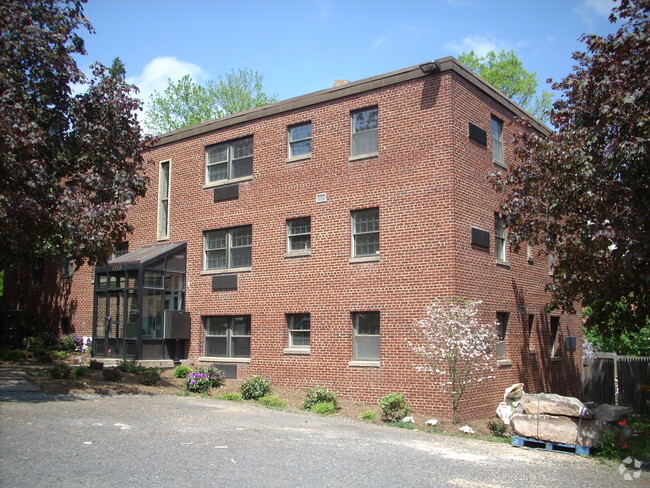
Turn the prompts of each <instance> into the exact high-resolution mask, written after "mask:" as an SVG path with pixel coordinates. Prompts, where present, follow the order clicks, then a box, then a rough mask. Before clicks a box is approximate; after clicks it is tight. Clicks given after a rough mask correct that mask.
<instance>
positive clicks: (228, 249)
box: [203, 225, 253, 271]
mask: <svg viewBox="0 0 650 488" xmlns="http://www.w3.org/2000/svg"><path fill="white" fill-rule="evenodd" d="M244 229H248V231H249V244H248V245H243V246H242V245H237V244H236V243H233V234H234V232H235V231H238V230H244ZM217 232H222V233H224V234H225V236H224V237H225V245H224V247H211V248H209V247H208V242H209V237H210V234H212V233H217ZM243 248H249V263H248V265H246V266H234V265H233V256H232V253H233V250H234V249H243ZM214 251H225V255H226V265H225V266H219V267H208V262H209V259H208V256H209V253H210V252H214ZM252 254H253V227H252V226H251V225H242V226H239V227H230V228H227V229H214V230H208V231H205V232H204V233H203V270H204V271H220V270H232V269H250V268H251V265H252V258H253V256H252Z"/></svg>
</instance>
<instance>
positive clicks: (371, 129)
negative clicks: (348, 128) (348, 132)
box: [350, 107, 379, 157]
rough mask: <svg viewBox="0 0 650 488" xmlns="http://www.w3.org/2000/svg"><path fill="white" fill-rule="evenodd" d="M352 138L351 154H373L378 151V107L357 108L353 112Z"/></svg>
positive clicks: (353, 155)
mask: <svg viewBox="0 0 650 488" xmlns="http://www.w3.org/2000/svg"><path fill="white" fill-rule="evenodd" d="M350 115H351V120H352V138H351V141H350V156H351V157H357V156H366V155H368V156H372V155H376V154H377V152H378V137H377V135H378V127H379V125H378V109H377V107H370V108H364V109H363V110H355V111H354V112H352V113H351V114H350Z"/></svg>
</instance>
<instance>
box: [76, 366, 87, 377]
mask: <svg viewBox="0 0 650 488" xmlns="http://www.w3.org/2000/svg"><path fill="white" fill-rule="evenodd" d="M87 369H88V368H86V367H85V366H75V367H74V368H73V369H72V373H73V374H74V375H75V376H76V377H77V378H79V377H81V376H86V370H87Z"/></svg>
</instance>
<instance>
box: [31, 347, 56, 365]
mask: <svg viewBox="0 0 650 488" xmlns="http://www.w3.org/2000/svg"><path fill="white" fill-rule="evenodd" d="M34 358H36V361H38V362H39V363H51V362H52V361H53V358H52V351H46V350H41V351H37V352H36V353H34Z"/></svg>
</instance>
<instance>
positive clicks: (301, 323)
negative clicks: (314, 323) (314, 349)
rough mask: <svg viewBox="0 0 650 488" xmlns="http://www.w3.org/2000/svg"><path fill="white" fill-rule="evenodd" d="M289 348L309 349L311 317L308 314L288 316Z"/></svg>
mask: <svg viewBox="0 0 650 488" xmlns="http://www.w3.org/2000/svg"><path fill="white" fill-rule="evenodd" d="M287 327H288V328H289V348H295V349H309V333H310V330H311V317H310V315H309V314H308V313H294V314H287Z"/></svg>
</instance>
